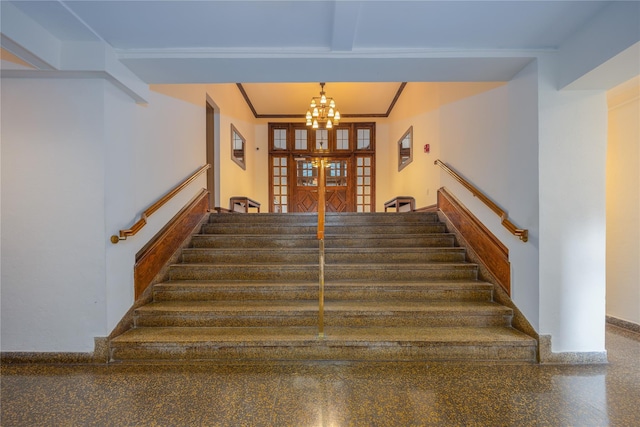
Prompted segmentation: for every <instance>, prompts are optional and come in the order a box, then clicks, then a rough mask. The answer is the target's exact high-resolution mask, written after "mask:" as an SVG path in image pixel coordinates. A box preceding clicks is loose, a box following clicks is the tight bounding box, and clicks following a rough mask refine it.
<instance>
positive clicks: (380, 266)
mask: <svg viewBox="0 0 640 427" xmlns="http://www.w3.org/2000/svg"><path fill="white" fill-rule="evenodd" d="M317 266H318V263H316V262H311V263H310V262H301V263H299V264H282V263H276V262H265V263H254V264H218V263H212V262H188V263H186V262H185V263H180V264H171V267H178V268H190V267H212V268H225V269H229V268H239V269H241V268H245V269H248V268H258V267H275V268H278V269H283V270H285V269H289V270H294V269H298V268H300V267H317ZM477 266H478V265H477V264H474V263H472V262H466V261H460V262H452V261H429V262H422V263H419V262H403V263H398V262H394V263H379V262H378V263H362V262H353V263H342V264H337V263H329V262H325V269H329V268H334V269H340V268H349V269H354V268H358V267H360V268H366V269H367V270H371V269H375V270H429V269H438V268H442V267H456V268H476V267H477Z"/></svg>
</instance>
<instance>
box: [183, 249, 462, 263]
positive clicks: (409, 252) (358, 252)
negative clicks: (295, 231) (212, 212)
mask: <svg viewBox="0 0 640 427" xmlns="http://www.w3.org/2000/svg"><path fill="white" fill-rule="evenodd" d="M318 259H319V255H318V249H317V248H290V249H288V250H286V251H278V250H273V249H272V248H271V249H262V248H246V249H225V248H185V249H183V251H182V262H183V263H217V264H240V263H246V264H268V263H288V264H313V263H315V264H317V263H318ZM464 260H465V251H464V249H462V248H420V249H419V250H416V249H415V248H414V249H405V248H356V249H353V248H350V249H343V248H331V249H327V250H325V261H326V262H327V263H332V264H335V263H382V262H390V261H393V262H401V263H418V262H464Z"/></svg>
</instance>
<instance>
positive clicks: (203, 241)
mask: <svg viewBox="0 0 640 427" xmlns="http://www.w3.org/2000/svg"><path fill="white" fill-rule="evenodd" d="M239 215H240V214H239ZM256 215H257V214H256ZM191 247H194V248H233V249H238V248H273V249H289V248H315V249H318V239H317V238H316V236H315V234H314V235H312V236H310V235H286V236H270V235H242V236H237V235H235V236H224V235H214V234H196V235H194V236H192V238H191Z"/></svg>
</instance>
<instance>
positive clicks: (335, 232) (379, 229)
mask: <svg viewBox="0 0 640 427" xmlns="http://www.w3.org/2000/svg"><path fill="white" fill-rule="evenodd" d="M445 232H446V226H445V225H444V224H443V223H440V222H439V223H401V224H386V223H385V224H350V225H332V224H329V225H327V226H326V228H325V238H327V239H328V238H330V237H334V236H336V237H337V236H352V235H354V234H364V235H378V234H409V235H416V234H433V233H445Z"/></svg>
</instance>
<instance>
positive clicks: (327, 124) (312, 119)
mask: <svg viewBox="0 0 640 427" xmlns="http://www.w3.org/2000/svg"><path fill="white" fill-rule="evenodd" d="M324 85H325V84H324V83H320V96H319V97H317V96H314V97H312V98H311V103H310V104H309V105H310V108H309V109H308V110H307V114H305V120H306V124H307V126H311V127H312V128H313V129H320V128H322V129H332V128H333V127H334V126H335V125H337V124H338V121H339V120H340V113H339V112H338V108H337V107H336V102H335V101H334V99H333V98H327V95H326V94H325V92H324Z"/></svg>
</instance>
